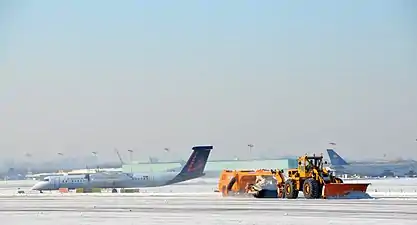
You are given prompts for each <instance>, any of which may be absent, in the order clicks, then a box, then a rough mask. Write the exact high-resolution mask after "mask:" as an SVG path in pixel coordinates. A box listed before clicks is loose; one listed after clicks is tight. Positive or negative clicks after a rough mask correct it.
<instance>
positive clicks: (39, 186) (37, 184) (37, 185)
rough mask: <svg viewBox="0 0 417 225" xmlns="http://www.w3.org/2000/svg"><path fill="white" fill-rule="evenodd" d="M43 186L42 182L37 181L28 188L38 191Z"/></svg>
mask: <svg viewBox="0 0 417 225" xmlns="http://www.w3.org/2000/svg"><path fill="white" fill-rule="evenodd" d="M44 186H45V184H44V182H38V183H36V184H35V185H33V187H32V188H31V189H30V190H34V191H40V190H42V188H43V187H44Z"/></svg>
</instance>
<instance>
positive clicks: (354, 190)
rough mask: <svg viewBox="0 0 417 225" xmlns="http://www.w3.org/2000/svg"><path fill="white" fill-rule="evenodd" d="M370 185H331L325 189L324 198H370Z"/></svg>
mask: <svg viewBox="0 0 417 225" xmlns="http://www.w3.org/2000/svg"><path fill="white" fill-rule="evenodd" d="M369 185H370V184H348V183H331V184H326V185H324V187H323V198H327V199H332V198H356V199H358V198H370V196H369V195H368V194H367V193H366V190H367V189H368V186H369Z"/></svg>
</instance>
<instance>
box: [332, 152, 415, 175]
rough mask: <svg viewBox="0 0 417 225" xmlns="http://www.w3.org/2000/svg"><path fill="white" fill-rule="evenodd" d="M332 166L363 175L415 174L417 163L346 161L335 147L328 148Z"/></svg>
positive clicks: (341, 170) (339, 170)
mask: <svg viewBox="0 0 417 225" xmlns="http://www.w3.org/2000/svg"><path fill="white" fill-rule="evenodd" d="M327 153H328V154H329V158H330V163H331V168H332V169H334V170H335V171H336V172H337V173H338V174H350V175H355V174H356V175H361V176H368V177H384V176H386V177H395V176H415V175H416V174H417V173H416V172H415V171H416V168H417V163H416V162H414V161H403V162H382V163H381V162H372V161H371V162H346V161H345V160H344V159H343V158H342V157H341V156H340V155H339V154H337V153H336V151H334V150H333V149H327Z"/></svg>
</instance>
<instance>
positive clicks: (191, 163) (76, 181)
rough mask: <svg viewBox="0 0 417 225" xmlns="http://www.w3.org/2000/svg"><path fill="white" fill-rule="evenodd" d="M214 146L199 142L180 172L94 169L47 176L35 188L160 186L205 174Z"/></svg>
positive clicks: (40, 189)
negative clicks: (71, 173)
mask: <svg viewBox="0 0 417 225" xmlns="http://www.w3.org/2000/svg"><path fill="white" fill-rule="evenodd" d="M212 149H213V146H195V147H193V152H192V154H191V156H190V158H189V159H188V161H187V163H186V164H185V165H184V167H183V168H182V169H181V171H179V172H158V173H154V172H150V173H114V172H113V173H104V172H99V173H94V174H85V175H64V176H50V177H45V178H44V180H43V181H40V182H38V183H36V184H35V185H34V186H33V187H32V188H31V190H37V191H40V192H42V191H44V190H59V189H60V188H67V189H77V188H84V189H92V188H111V189H113V190H112V192H113V193H114V192H117V188H139V187H158V186H165V185H170V184H174V183H179V182H183V181H187V180H191V179H195V178H198V177H202V176H204V175H205V174H204V169H205V167H206V163H207V160H208V157H209V155H210V152H211V150H212Z"/></svg>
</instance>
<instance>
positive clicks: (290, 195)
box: [284, 180, 298, 199]
mask: <svg viewBox="0 0 417 225" xmlns="http://www.w3.org/2000/svg"><path fill="white" fill-rule="evenodd" d="M284 193H285V197H286V198H287V199H296V198H298V190H297V188H296V186H295V183H294V182H293V181H292V180H287V181H285V184H284Z"/></svg>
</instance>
